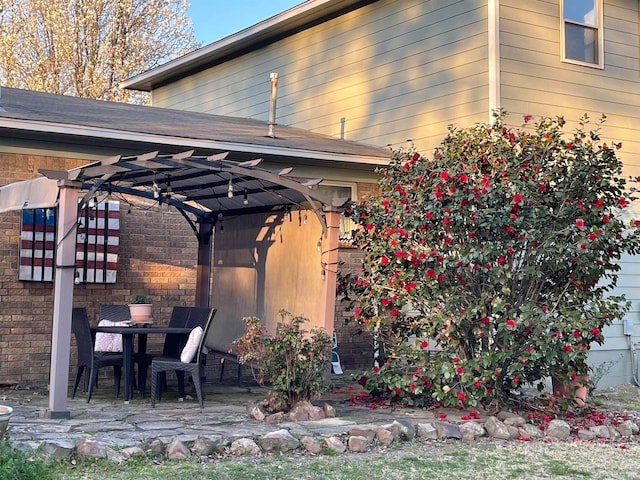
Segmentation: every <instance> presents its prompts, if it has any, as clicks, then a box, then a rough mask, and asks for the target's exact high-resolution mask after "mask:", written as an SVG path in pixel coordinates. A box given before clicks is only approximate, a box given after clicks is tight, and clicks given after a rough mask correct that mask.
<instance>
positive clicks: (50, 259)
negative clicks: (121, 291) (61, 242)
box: [18, 201, 120, 283]
mask: <svg viewBox="0 0 640 480" xmlns="http://www.w3.org/2000/svg"><path fill="white" fill-rule="evenodd" d="M56 220H57V209H55V208H46V209H45V208H36V209H25V210H22V222H21V223H22V225H21V230H20V268H19V273H18V279H19V280H26V281H40V282H51V281H53V279H54V275H55V269H54V265H55V251H56V248H55V246H56V244H57V238H56ZM119 245H120V203H119V202H117V201H103V202H100V203H98V204H97V205H95V206H92V207H88V208H86V209H84V210H81V211H80V215H79V216H78V230H77V234H76V281H78V282H81V283H115V281H116V271H117V266H118V248H119Z"/></svg>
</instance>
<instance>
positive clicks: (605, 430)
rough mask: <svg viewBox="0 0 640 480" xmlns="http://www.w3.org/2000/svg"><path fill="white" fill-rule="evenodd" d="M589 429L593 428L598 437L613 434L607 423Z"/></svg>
mask: <svg viewBox="0 0 640 480" xmlns="http://www.w3.org/2000/svg"><path fill="white" fill-rule="evenodd" d="M589 430H591V431H592V432H593V433H594V434H595V436H596V437H598V438H609V437H610V436H611V432H610V431H609V427H607V426H606V425H597V426H595V427H591V428H590V429H589Z"/></svg>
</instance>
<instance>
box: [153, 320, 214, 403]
mask: <svg viewBox="0 0 640 480" xmlns="http://www.w3.org/2000/svg"><path fill="white" fill-rule="evenodd" d="M208 310H209V314H208V317H207V320H206V323H205V326H204V328H203V329H202V331H203V332H202V336H201V337H200V341H199V342H198V346H197V350H196V353H195V356H194V358H193V360H192V361H191V362H189V363H186V362H182V361H181V360H180V355H178V356H175V357H156V358H154V359H153V360H152V361H151V406H152V407H155V406H156V399H158V400H159V399H160V388H159V387H160V382H159V377H160V374H161V373H162V372H167V371H175V372H176V374H178V372H181V373H182V375H177V376H178V398H179V400H180V401H182V400H183V399H184V373H186V372H188V373H189V374H190V375H191V379H192V381H193V385H194V387H195V389H196V395H197V396H198V403H199V404H200V408H201V409H202V408H204V401H203V397H202V377H203V376H204V365H205V357H206V355H205V353H204V352H203V351H202V347H204V344H205V340H206V339H207V335H208V334H209V329H210V328H211V325H212V324H213V317H214V316H215V314H216V309H215V308H212V309H208ZM194 328H195V327H194Z"/></svg>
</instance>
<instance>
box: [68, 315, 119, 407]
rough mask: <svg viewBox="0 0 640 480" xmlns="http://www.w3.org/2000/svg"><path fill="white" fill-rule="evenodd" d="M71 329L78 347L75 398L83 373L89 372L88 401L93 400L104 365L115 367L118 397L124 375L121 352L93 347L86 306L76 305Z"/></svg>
mask: <svg viewBox="0 0 640 480" xmlns="http://www.w3.org/2000/svg"><path fill="white" fill-rule="evenodd" d="M71 330H72V332H73V334H74V336H75V339H76V346H77V349H78V371H77V373H76V379H75V383H74V385H73V394H72V395H71V398H75V396H76V391H77V389H78V385H79V384H80V379H81V378H82V376H83V374H86V373H87V370H88V373H89V381H88V384H87V379H86V375H85V390H86V391H87V403H88V402H90V401H91V394H92V393H93V387H94V386H95V385H96V383H97V379H98V370H100V369H101V368H103V367H113V375H114V384H115V385H114V386H115V393H116V397H118V396H119V395H120V378H121V376H122V365H123V357H122V354H121V353H104V352H96V351H94V349H93V337H92V336H91V329H90V327H89V317H88V315H87V310H86V308H84V307H74V308H73V310H72V314H71Z"/></svg>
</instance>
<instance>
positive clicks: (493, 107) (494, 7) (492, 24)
mask: <svg viewBox="0 0 640 480" xmlns="http://www.w3.org/2000/svg"><path fill="white" fill-rule="evenodd" d="M487 33H488V38H487V48H488V59H489V65H488V70H489V71H488V74H489V112H488V113H489V124H491V123H493V120H494V118H493V114H494V112H497V111H498V110H500V108H502V105H501V94H500V84H501V79H500V0H487Z"/></svg>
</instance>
